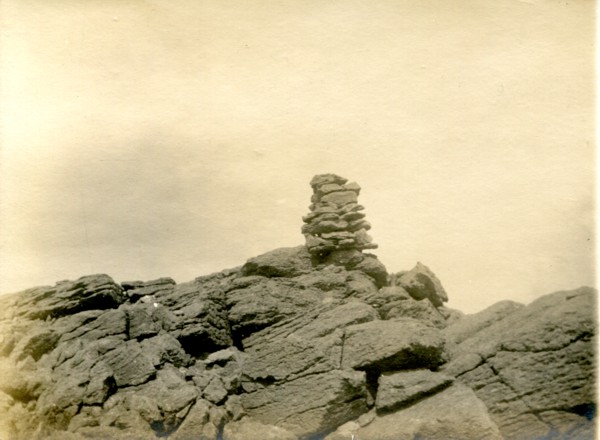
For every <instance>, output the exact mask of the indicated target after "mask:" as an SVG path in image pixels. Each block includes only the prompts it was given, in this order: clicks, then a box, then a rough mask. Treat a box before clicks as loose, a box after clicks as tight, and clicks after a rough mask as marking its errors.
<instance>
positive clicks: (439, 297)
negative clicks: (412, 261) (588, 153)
mask: <svg viewBox="0 0 600 440" xmlns="http://www.w3.org/2000/svg"><path fill="white" fill-rule="evenodd" d="M392 278H393V284H394V285H398V286H401V287H403V288H404V289H405V290H406V291H407V292H408V293H409V294H410V295H411V296H412V297H413V298H414V299H416V300H419V301H420V300H423V299H429V301H431V303H432V304H433V305H434V306H436V307H441V306H442V305H443V303H445V302H447V301H448V295H447V294H446V291H445V290H444V287H443V286H442V283H441V282H440V280H439V279H438V278H437V277H436V276H435V274H434V273H433V272H432V271H431V270H430V269H429V268H428V267H427V266H425V265H424V264H421V263H417V265H416V266H415V267H414V268H412V269H411V270H410V271H408V272H404V273H400V274H396V275H395V276H394V277H392Z"/></svg>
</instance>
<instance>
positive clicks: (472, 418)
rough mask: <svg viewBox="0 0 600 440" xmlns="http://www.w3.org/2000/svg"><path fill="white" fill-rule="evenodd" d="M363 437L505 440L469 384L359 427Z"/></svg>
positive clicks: (383, 439) (359, 436)
mask: <svg viewBox="0 0 600 440" xmlns="http://www.w3.org/2000/svg"><path fill="white" fill-rule="evenodd" d="M352 434H354V436H355V438H356V439H360V440H414V439H427V440H436V439H439V440H448V439H455V440H463V439H482V440H483V439H485V440H502V435H501V434H500V432H499V430H498V427H497V426H496V424H495V423H494V422H493V421H492V420H491V419H490V417H489V414H488V412H487V408H486V407H485V405H484V404H483V402H482V401H481V400H479V399H478V398H477V396H475V394H474V393H473V391H472V390H471V389H470V388H468V387H467V386H464V385H460V384H455V385H452V386H451V387H449V388H446V389H445V390H443V391H441V392H439V393H437V394H434V395H433V396H430V397H427V398H425V399H423V400H420V401H418V402H417V403H415V404H414V405H412V406H410V407H408V408H406V409H403V410H401V411H398V412H394V413H391V414H386V415H382V416H377V417H376V418H375V420H373V421H372V422H371V423H369V424H368V425H366V426H364V427H361V428H358V429H356V430H355V431H354V432H353V433H352Z"/></svg>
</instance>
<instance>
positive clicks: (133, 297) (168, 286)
mask: <svg viewBox="0 0 600 440" xmlns="http://www.w3.org/2000/svg"><path fill="white" fill-rule="evenodd" d="M175 284H176V283H175V280H173V278H158V279H156V280H152V281H146V282H144V281H124V282H122V283H121V287H122V288H123V291H124V292H125V295H127V297H128V298H129V301H131V302H132V303H135V302H137V301H138V300H139V299H141V298H144V297H151V296H153V295H155V294H157V293H159V292H160V293H163V294H165V293H166V294H168V293H171V292H172V291H173V288H174V287H175Z"/></svg>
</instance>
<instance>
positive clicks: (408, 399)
mask: <svg viewBox="0 0 600 440" xmlns="http://www.w3.org/2000/svg"><path fill="white" fill-rule="evenodd" d="M453 381H454V378H453V377H451V376H447V375H445V374H443V373H436V372H433V371H430V370H425V369H420V370H407V371H400V372H397V373H386V374H382V375H381V376H379V386H378V387H377V400H376V401H375V406H376V408H377V410H378V411H379V412H382V413H385V412H391V411H395V410H397V409H399V408H401V407H403V406H407V405H409V404H410V403H413V402H415V401H417V400H421V399H422V398H423V397H426V396H427V395H430V394H435V393H437V392H439V391H441V390H442V389H444V388H446V387H448V386H450V385H452V382H453Z"/></svg>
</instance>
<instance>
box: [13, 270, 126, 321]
mask: <svg viewBox="0 0 600 440" xmlns="http://www.w3.org/2000/svg"><path fill="white" fill-rule="evenodd" d="M126 299H127V297H126V295H125V294H124V293H123V289H122V288H121V286H120V285H118V284H117V283H115V282H114V281H113V279H112V278H111V277H109V276H108V275H103V274H102V275H89V276H85V277H81V278H79V279H78V280H76V281H62V282H59V283H56V285H55V286H54V287H47V286H46V287H35V288H33V289H28V290H25V291H23V292H21V293H20V294H18V295H17V297H16V303H15V304H14V308H13V309H12V312H13V313H14V314H15V315H16V316H20V317H23V318H26V319H46V318H47V317H50V318H58V317H61V316H66V315H72V314H74V313H78V312H81V311H84V310H103V309H111V308H115V307H118V306H119V304H121V303H123V302H125V300H126Z"/></svg>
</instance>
